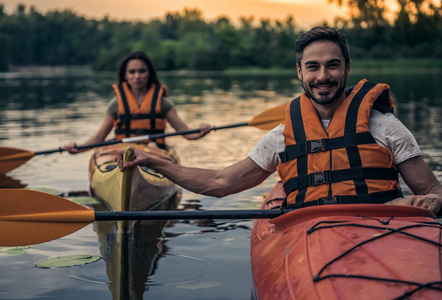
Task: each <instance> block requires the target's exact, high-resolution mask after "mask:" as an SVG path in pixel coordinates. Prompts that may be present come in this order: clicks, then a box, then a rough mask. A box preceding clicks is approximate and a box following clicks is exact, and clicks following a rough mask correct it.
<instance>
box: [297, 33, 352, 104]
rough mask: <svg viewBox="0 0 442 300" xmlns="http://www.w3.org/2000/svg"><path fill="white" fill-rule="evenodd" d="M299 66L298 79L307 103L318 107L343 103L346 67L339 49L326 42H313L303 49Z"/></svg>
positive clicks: (347, 67)
mask: <svg viewBox="0 0 442 300" xmlns="http://www.w3.org/2000/svg"><path fill="white" fill-rule="evenodd" d="M300 64H301V65H297V70H298V78H299V79H300V80H301V81H302V86H303V88H304V91H305V93H306V95H307V97H309V98H310V99H311V100H313V101H315V102H316V103H318V104H321V105H327V104H330V103H333V102H335V101H336V100H337V99H340V100H341V99H342V100H343V99H345V95H344V90H345V84H346V79H347V77H348V75H350V63H348V66H346V65H345V59H344V56H343V55H342V51H341V49H340V48H339V46H338V45H337V44H335V43H333V42H330V41H318V42H313V43H311V44H310V45H308V46H307V47H305V49H304V53H303V56H302V59H301V63H300Z"/></svg>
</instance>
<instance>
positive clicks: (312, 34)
mask: <svg viewBox="0 0 442 300" xmlns="http://www.w3.org/2000/svg"><path fill="white" fill-rule="evenodd" d="M318 41H330V42H333V43H335V44H336V45H338V46H339V48H340V49H341V52H342V55H343V56H344V59H345V65H348V63H349V62H350V48H349V46H348V43H347V39H346V37H345V36H344V34H343V33H342V32H340V31H338V30H336V29H334V28H331V27H328V26H316V27H313V28H312V29H310V30H309V31H307V32H304V33H303V34H301V35H300V36H299V38H298V39H297V40H296V42H295V52H296V57H297V59H296V62H297V64H298V66H301V59H302V55H303V53H304V49H305V47H307V46H308V45H310V44H311V43H313V42H318Z"/></svg>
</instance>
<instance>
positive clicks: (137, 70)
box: [124, 59, 149, 89]
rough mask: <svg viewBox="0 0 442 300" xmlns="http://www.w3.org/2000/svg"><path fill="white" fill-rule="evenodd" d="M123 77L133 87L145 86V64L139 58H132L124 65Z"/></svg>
mask: <svg viewBox="0 0 442 300" xmlns="http://www.w3.org/2000/svg"><path fill="white" fill-rule="evenodd" d="M124 78H125V79H126V81H127V83H128V84H129V85H130V86H131V88H133V89H144V88H146V87H147V80H148V79H149V71H148V69H147V65H146V63H145V62H144V61H142V60H141V59H132V60H130V61H129V62H128V63H127V65H126V72H125V74H124Z"/></svg>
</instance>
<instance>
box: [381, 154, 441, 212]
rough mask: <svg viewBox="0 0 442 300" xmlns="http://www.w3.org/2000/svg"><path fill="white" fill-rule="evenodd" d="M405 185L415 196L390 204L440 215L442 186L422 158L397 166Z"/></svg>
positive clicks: (414, 158) (418, 157)
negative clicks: (422, 209)
mask: <svg viewBox="0 0 442 300" xmlns="http://www.w3.org/2000/svg"><path fill="white" fill-rule="evenodd" d="M397 167H398V169H399V172H400V173H401V175H402V178H403V179H404V181H405V183H406V184H407V185H408V187H409V188H410V189H411V191H412V192H413V193H414V194H415V196H411V197H410V198H409V199H406V200H405V202H407V203H405V202H404V199H396V200H393V201H390V202H391V203H388V204H408V205H413V206H418V207H423V208H426V209H429V210H431V211H433V212H435V213H438V212H439V214H440V213H441V212H440V209H441V207H442V185H441V184H440V182H439V181H438V180H437V178H436V176H434V174H433V172H432V171H431V169H430V168H429V167H428V165H427V164H426V163H425V161H424V160H423V158H422V156H417V157H413V158H411V159H408V160H406V161H404V162H402V163H400V164H398V165H397Z"/></svg>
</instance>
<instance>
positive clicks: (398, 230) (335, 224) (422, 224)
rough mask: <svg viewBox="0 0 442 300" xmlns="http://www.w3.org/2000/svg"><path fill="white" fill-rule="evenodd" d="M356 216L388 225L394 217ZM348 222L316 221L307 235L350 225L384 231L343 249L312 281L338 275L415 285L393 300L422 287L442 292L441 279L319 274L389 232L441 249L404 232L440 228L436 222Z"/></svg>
mask: <svg viewBox="0 0 442 300" xmlns="http://www.w3.org/2000/svg"><path fill="white" fill-rule="evenodd" d="M358 217H361V218H368V219H372V220H376V221H379V222H380V223H381V224H384V225H389V223H390V222H391V221H393V220H394V218H395V217H390V218H388V219H387V220H381V219H378V218H372V217H364V216H358ZM348 222H349V221H345V220H343V221H322V222H318V223H316V224H315V225H314V226H312V227H311V228H309V229H308V230H307V235H310V234H312V233H313V232H315V231H319V230H320V229H331V228H336V227H350V226H352V227H363V228H371V229H376V230H381V231H384V233H380V234H379V235H375V236H374V237H372V238H369V239H366V240H364V241H362V242H360V243H358V244H356V245H354V246H353V247H351V248H350V249H348V250H346V251H344V252H343V253H341V254H340V255H339V256H337V257H335V258H334V259H332V260H330V261H329V262H328V263H326V264H325V265H324V266H323V267H322V268H321V269H320V270H319V272H318V273H317V274H316V275H314V276H313V282H315V283H317V282H319V281H321V280H324V279H327V278H339V277H341V278H342V277H344V278H359V279H366V280H375V281H384V282H393V283H400V284H408V285H414V286H416V288H414V289H412V290H410V291H407V292H405V293H404V294H403V295H401V296H399V297H397V298H395V300H401V299H407V298H408V297H409V296H411V295H412V294H414V293H415V292H417V291H419V290H422V289H424V288H428V289H433V290H437V291H441V292H442V287H440V285H441V284H442V281H436V282H427V283H419V282H413V281H407V280H399V279H391V278H382V277H375V276H367V275H358V274H328V275H323V276H321V274H322V273H323V272H324V271H325V270H326V269H327V268H328V267H329V266H330V265H331V264H333V263H335V262H337V261H338V260H340V259H341V258H343V257H344V256H346V255H348V254H349V253H351V252H353V251H354V250H355V249H357V248H360V247H361V246H363V245H365V244H367V243H370V242H373V241H375V240H379V239H380V238H383V237H386V236H388V235H390V234H393V233H399V234H403V235H406V236H407V237H411V238H415V239H418V240H421V241H425V242H428V243H431V244H433V245H436V246H438V247H439V248H441V249H442V244H441V243H438V242H435V241H433V240H429V239H426V238H423V237H421V236H417V235H415V234H411V233H409V232H405V230H406V229H410V228H416V227H427V228H436V229H442V224H440V223H438V222H416V224H413V225H408V226H403V227H399V228H391V227H387V226H373V225H365V224H355V223H348ZM323 224H329V225H323ZM385 231H386V232H385Z"/></svg>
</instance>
